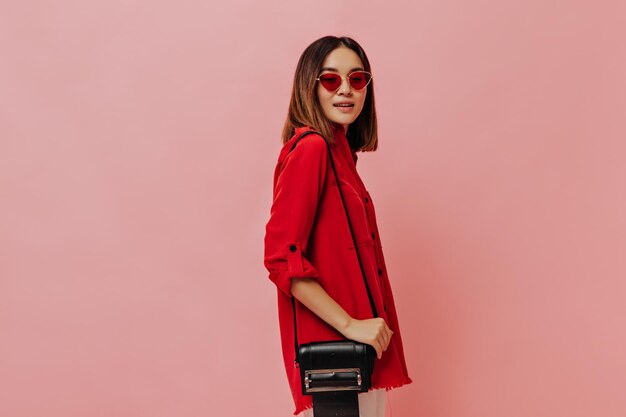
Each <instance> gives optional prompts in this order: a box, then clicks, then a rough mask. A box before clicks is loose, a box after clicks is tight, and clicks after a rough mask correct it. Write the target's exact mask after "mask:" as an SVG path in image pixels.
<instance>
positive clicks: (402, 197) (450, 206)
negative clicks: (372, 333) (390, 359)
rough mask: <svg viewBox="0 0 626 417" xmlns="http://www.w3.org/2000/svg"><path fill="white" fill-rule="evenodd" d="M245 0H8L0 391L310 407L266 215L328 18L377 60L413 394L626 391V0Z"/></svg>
mask: <svg viewBox="0 0 626 417" xmlns="http://www.w3.org/2000/svg"><path fill="white" fill-rule="evenodd" d="M5 3H6V2H5ZM220 3H227V4H228V5H221V4H220V5H218V3H217V2H206V1H189V0H187V1H185V0H184V1H182V2H164V1H160V2H159V1H157V2H137V1H132V0H130V1H129V0H127V1H113V2H111V1H90V2H70V1H57V2H43V1H29V2H12V3H10V4H9V3H7V4H4V5H3V6H2V7H1V8H0V9H1V11H0V52H1V55H0V56H1V58H0V59H1V62H2V64H1V65H0V140H1V142H0V199H1V203H0V214H1V215H0V415H1V416H10V417H34V416H44V415H45V416H47V417H79V416H81V417H82V416H91V417H99V416H102V417H112V416H129V417H130V416H133V417H134V416H149V417H161V416H185V417H191V416H228V417H230V416H233V417H234V416H237V417H239V416H252V415H254V416H258V417H270V416H271V417H275V416H285V417H286V416H289V415H291V413H292V411H293V404H292V400H291V397H290V394H289V389H288V386H287V382H286V380H285V377H284V370H283V368H282V356H281V355H280V351H279V346H280V345H279V339H278V324H277V315H276V304H275V297H276V294H275V288H274V287H273V286H272V284H271V282H270V281H269V280H268V278H267V271H266V270H265V269H264V267H263V265H262V252H263V248H262V239H263V234H264V225H265V222H266V221H267V218H268V215H269V206H270V203H271V201H270V200H271V179H272V173H273V168H274V164H275V161H276V158H277V156H278V149H279V147H280V141H279V134H280V131H281V127H282V122H283V118H284V116H285V112H286V109H287V104H288V98H289V92H290V88H291V85H290V83H291V78H292V76H293V70H294V68H295V65H296V61H297V59H298V56H299V54H300V53H301V52H302V50H303V49H304V47H306V45H308V44H309V43H310V42H312V41H313V40H315V39H317V38H318V37H321V36H323V35H327V34H334V35H348V36H352V37H354V38H355V39H357V40H358V41H359V42H360V43H361V44H362V45H363V47H364V48H365V49H366V51H367V52H368V54H369V57H370V60H371V61H372V65H373V73H374V76H375V79H376V81H375V82H376V84H375V85H376V95H377V101H378V110H379V123H380V137H381V143H380V148H379V151H378V152H375V153H371V154H361V155H362V156H361V157H360V159H359V170H360V172H361V176H362V178H363V180H364V181H365V183H366V185H367V186H368V188H369V190H370V192H371V193H372V195H373V197H374V198H375V200H376V201H377V214H378V216H379V219H378V221H379V226H380V228H381V232H382V240H383V246H384V249H385V255H386V259H387V265H388V267H389V272H390V276H391V279H392V284H393V286H394V291H395V294H396V301H397V304H398V309H399V314H400V318H401V323H402V324H403V328H404V330H403V335H404V338H405V344H406V346H405V348H406V350H407V362H408V365H409V368H410V371H411V377H412V378H413V380H414V383H413V384H412V385H410V386H407V387H405V388H402V389H399V390H394V391H392V392H391V405H392V410H393V415H394V416H396V417H413V416H428V417H474V416H480V417H503V416H507V417H518V416H519V417H527V416H550V417H561V416H568V417H577V416H581V417H582V416H585V417H588V416H602V417H610V416H623V415H625V413H626V399H625V397H624V395H623V390H624V386H625V385H626V354H625V353H624V352H625V351H624V343H625V342H626V332H625V330H626V328H625V327H626V326H625V324H624V319H623V317H624V315H625V314H626V307H625V306H624V294H625V291H626V284H625V283H626V280H625V279H624V278H625V277H626V261H625V259H626V258H625V257H624V254H625V253H624V252H625V249H626V221H625V220H624V219H625V216H624V213H625V212H626V193H625V191H624V190H625V187H624V183H625V181H626V165H624V163H623V159H624V154H625V152H626V145H624V138H625V137H626V136H625V134H626V128H625V126H624V115H625V110H626V79H625V77H624V74H625V73H626V49H624V46H623V40H624V38H625V36H626V31H625V30H624V29H623V18H624V15H625V13H626V7H625V6H624V3H623V2H617V1H614V2H608V1H607V2H596V3H593V4H591V3H589V2H582V1H569V2H560V3H558V2H557V3H554V2H545V1H540V0H532V1H526V2H519V1H484V0H483V1H478V2H467V1H463V0H443V1H428V2H392V3H389V4H388V6H387V8H385V9H383V8H381V7H380V6H378V7H376V8H375V7H373V6H372V7H369V6H365V5H364V3H363V2H356V1H345V2H336V1H316V2H302V1H264V2H257V1H246V2H243V1H236V2H235V1H231V2H220ZM406 190H409V191H410V192H409V193H407V192H406Z"/></svg>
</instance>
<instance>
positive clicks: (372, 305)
mask: <svg viewBox="0 0 626 417" xmlns="http://www.w3.org/2000/svg"><path fill="white" fill-rule="evenodd" d="M311 133H317V134H318V135H320V136H322V135H321V134H320V133H319V132H316V131H313V130H307V131H306V132H304V133H302V134H301V135H300V136H299V137H298V138H297V139H296V140H295V141H294V143H293V146H292V147H291V149H289V152H291V151H293V149H294V148H295V147H296V145H297V144H298V141H299V140H300V139H302V138H303V137H305V136H306V135H309V134H311ZM322 138H323V139H324V141H325V142H326V147H327V148H328V157H329V158H330V165H331V167H332V168H333V173H334V174H335V181H337V189H338V190H339V196H340V197H341V204H342V205H343V209H344V211H345V212H346V220H347V221H348V227H349V228H350V234H351V235H352V241H353V242H354V252H355V253H356V258H357V261H358V262H359V268H360V269H361V274H362V275H363V282H364V283H365V289H366V290H367V297H368V298H369V301H370V307H372V313H373V314H374V317H378V311H377V310H376V306H375V305H374V298H373V297H372V293H371V292H370V288H369V285H368V284H367V278H366V277H365V270H364V269H363V263H362V262H361V256H360V255H359V249H358V246H357V244H356V237H355V236H354V229H353V228H352V223H351V222H350V216H349V215H348V209H347V207H346V202H345V200H344V197H343V192H342V191H341V186H340V185H339V177H338V176H337V170H336V169H335V162H334V159H333V153H332V151H331V149H330V143H329V142H328V140H327V139H326V138H325V137H324V136H322ZM291 306H292V308H293V334H294V342H295V351H296V356H295V365H296V366H298V364H299V362H300V357H299V356H300V355H299V352H298V326H297V325H296V298H295V297H294V296H293V295H292V296H291Z"/></svg>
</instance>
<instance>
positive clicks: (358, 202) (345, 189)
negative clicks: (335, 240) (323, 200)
mask: <svg viewBox="0 0 626 417" xmlns="http://www.w3.org/2000/svg"><path fill="white" fill-rule="evenodd" d="M339 181H340V184H341V191H342V194H343V201H344V203H345V207H346V209H347V210H348V215H349V217H350V224H351V225H352V230H353V232H354V236H355V239H356V241H357V245H359V246H362V245H368V244H373V241H374V239H375V235H374V233H373V231H372V229H371V227H370V220H369V216H368V213H367V209H366V207H365V204H366V203H365V196H364V194H363V193H362V192H361V191H360V190H358V189H357V188H356V187H354V186H353V185H352V184H351V183H349V182H348V181H346V180H344V179H343V178H341V177H340V178H339ZM330 192H332V193H336V197H337V199H339V200H338V201H339V203H341V200H340V196H339V190H337V183H336V182H334V181H333V183H332V186H331V190H330ZM341 210H342V211H344V206H343V205H342V206H341ZM342 215H343V216H344V217H345V211H344V213H343V214H342ZM345 227H346V229H347V227H348V226H347V223H346V226H345ZM352 247H354V245H352Z"/></svg>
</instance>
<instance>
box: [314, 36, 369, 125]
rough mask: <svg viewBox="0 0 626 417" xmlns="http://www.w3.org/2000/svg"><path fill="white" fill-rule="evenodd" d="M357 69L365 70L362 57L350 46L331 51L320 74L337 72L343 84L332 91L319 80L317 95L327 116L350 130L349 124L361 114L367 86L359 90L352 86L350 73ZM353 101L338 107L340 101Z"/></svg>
mask: <svg viewBox="0 0 626 417" xmlns="http://www.w3.org/2000/svg"><path fill="white" fill-rule="evenodd" d="M356 70H364V68H363V63H362V62H361V58H359V56H358V55H357V54H356V52H354V51H353V50H352V49H350V48H346V47H344V46H340V47H338V48H336V49H334V50H333V51H331V52H330V53H329V54H328V55H327V56H326V59H324V62H323V64H322V70H321V72H320V73H319V74H318V76H319V75H322V74H326V73H336V74H339V75H341V76H342V77H343V80H342V81H341V86H340V87H339V89H337V91H334V92H330V91H328V90H326V89H325V88H324V87H323V86H322V84H321V83H320V82H319V81H318V82H317V97H318V99H319V102H320V105H321V106H322V110H323V111H324V114H325V115H326V117H327V118H328V119H329V120H331V121H332V122H335V123H338V124H340V125H342V126H343V128H344V130H345V131H347V130H348V125H350V123H352V122H354V120H355V119H356V118H357V117H358V116H359V114H361V110H363V103H365V95H366V94H367V87H365V88H364V89H362V90H360V91H357V90H354V89H353V88H352V86H350V83H349V82H348V74H350V73H351V72H353V71H356ZM343 102H346V103H352V104H353V106H352V107H337V106H336V104H338V103H343Z"/></svg>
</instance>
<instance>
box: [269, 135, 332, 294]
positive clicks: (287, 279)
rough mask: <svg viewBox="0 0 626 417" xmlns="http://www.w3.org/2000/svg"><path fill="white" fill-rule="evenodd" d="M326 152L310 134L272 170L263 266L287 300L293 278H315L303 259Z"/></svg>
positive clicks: (316, 274)
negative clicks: (271, 191) (273, 176)
mask: <svg viewBox="0 0 626 417" xmlns="http://www.w3.org/2000/svg"><path fill="white" fill-rule="evenodd" d="M327 158H328V149H327V145H326V142H325V140H324V138H322V137H321V136H319V135H316V134H311V135H308V136H306V137H303V138H302V139H300V141H299V142H298V144H297V146H296V147H295V148H294V149H293V150H292V151H291V152H290V153H289V154H287V156H286V157H285V158H284V160H283V161H282V164H281V165H280V166H279V167H277V168H276V172H275V178H274V193H273V197H274V198H273V202H272V207H271V209H270V218H269V220H268V222H267V224H266V226H265V251H264V264H265V267H266V268H267V270H268V271H269V279H270V280H271V281H272V282H273V283H274V284H276V286H277V287H278V289H280V290H281V291H282V292H283V293H285V294H286V295H287V296H288V297H292V294H291V280H292V279H293V278H317V277H318V272H317V270H316V269H315V267H314V266H313V265H312V264H311V262H310V261H309V259H307V256H306V253H307V244H308V240H309V234H310V233H311V228H312V227H313V223H314V221H315V214H316V212H317V207H318V202H319V199H320V195H321V192H322V189H323V185H324V181H325V178H326V168H327V163H328V162H327Z"/></svg>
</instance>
